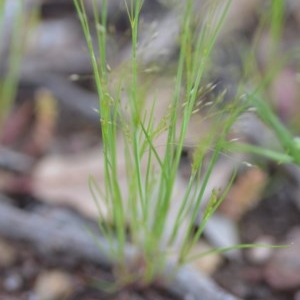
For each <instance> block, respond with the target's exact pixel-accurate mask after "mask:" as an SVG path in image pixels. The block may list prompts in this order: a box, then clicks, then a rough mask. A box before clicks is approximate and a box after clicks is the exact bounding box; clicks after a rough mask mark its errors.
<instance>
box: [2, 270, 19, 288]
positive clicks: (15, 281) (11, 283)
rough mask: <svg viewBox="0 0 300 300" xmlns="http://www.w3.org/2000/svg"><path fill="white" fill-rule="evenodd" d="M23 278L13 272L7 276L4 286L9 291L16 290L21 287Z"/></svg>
mask: <svg viewBox="0 0 300 300" xmlns="http://www.w3.org/2000/svg"><path fill="white" fill-rule="evenodd" d="M22 285H23V278H22V277H21V276H20V275H19V274H17V273H11V274H9V275H8V276H7V277H5V279H4V281H3V287H4V289H5V290H6V291H7V292H15V291H18V290H20V289H21V287H22Z"/></svg>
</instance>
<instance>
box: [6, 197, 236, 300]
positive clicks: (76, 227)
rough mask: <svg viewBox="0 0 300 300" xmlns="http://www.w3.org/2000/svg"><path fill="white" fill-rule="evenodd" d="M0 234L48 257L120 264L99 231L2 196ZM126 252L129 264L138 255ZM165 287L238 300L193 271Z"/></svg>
mask: <svg viewBox="0 0 300 300" xmlns="http://www.w3.org/2000/svg"><path fill="white" fill-rule="evenodd" d="M78 220H79V217H78ZM0 234H1V235H2V236H6V237H9V238H13V239H18V240H23V241H27V242H29V243H31V244H32V245H33V246H35V247H36V249H37V250H38V251H39V252H40V253H42V254H44V255H47V256H48V257H49V256H57V255H59V256H60V257H63V256H66V257H69V256H74V257H75V258H78V259H80V260H85V261H90V262H94V263H98V264H101V265H103V266H105V267H112V266H114V265H116V264H117V263H118V262H117V261H115V260H113V259H112V257H111V255H110V253H111V248H110V245H109V244H108V242H107V241H106V240H105V239H104V238H103V237H102V236H100V235H99V234H98V233H96V232H95V231H93V234H92V235H89V234H88V231H87V230H86V223H85V221H83V220H82V221H80V222H66V221H65V222H63V221H62V220H61V219H59V218H53V216H52V215H51V214H50V215H49V214H48V216H47V215H45V214H44V215H41V214H37V213H34V212H31V213H29V212H25V211H22V210H20V209H18V208H16V207H14V206H13V205H11V204H10V201H9V199H8V198H7V197H5V196H4V195H2V194H0ZM125 251H126V258H127V260H128V261H129V262H130V261H132V260H133V259H134V258H135V257H136V255H137V250H136V249H135V248H134V247H133V246H130V245H127V246H126V249H125ZM174 270H175V266H174V265H173V264H172V263H170V264H169V265H168V267H167V268H166V269H165V270H164V272H163V275H164V276H165V277H166V278H169V277H170V276H171V274H173V273H174ZM171 278H172V277H171ZM162 285H163V287H164V288H166V289H167V290H169V291H170V292H173V293H176V294H177V295H179V296H181V297H182V298H184V299H193V300H204V299H205V300H237V298H235V297H234V296H231V295H229V294H228V293H226V292H224V291H222V290H221V289H220V288H219V287H217V286H216V285H215V284H214V283H213V282H212V281H211V280H209V279H208V278H206V277H204V275H201V274H200V273H199V272H196V271H194V270H192V269H191V268H189V267H182V268H180V269H178V270H177V272H176V273H175V276H174V277H173V279H172V280H171V281H168V280H166V281H165V282H163V283H162Z"/></svg>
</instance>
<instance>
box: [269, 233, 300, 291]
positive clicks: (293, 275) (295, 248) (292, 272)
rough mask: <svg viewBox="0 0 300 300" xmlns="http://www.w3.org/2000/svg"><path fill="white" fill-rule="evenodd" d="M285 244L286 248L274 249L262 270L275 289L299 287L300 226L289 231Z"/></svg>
mask: <svg viewBox="0 0 300 300" xmlns="http://www.w3.org/2000/svg"><path fill="white" fill-rule="evenodd" d="M286 244H287V245H289V246H288V247H287V248H282V249H276V250H274V252H273V255H272V257H271V258H270V261H269V262H268V264H267V266H266V268H265V271H264V276H265V279H266V281H267V282H268V283H269V285H270V286H272V287H273V288H275V289H277V290H289V289H297V288H299V287H300V255H299V249H300V228H295V229H293V230H292V231H291V232H290V234H289V235H288V241H287V243H286Z"/></svg>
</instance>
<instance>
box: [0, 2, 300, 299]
mask: <svg viewBox="0 0 300 300" xmlns="http://www.w3.org/2000/svg"><path fill="white" fill-rule="evenodd" d="M206 2H207V1H204V0H203V1H202V0H195V4H194V5H195V9H194V16H193V18H194V19H195V31H196V32H197V30H200V29H199V28H201V26H203V24H205V23H204V22H205V15H206V9H207V3H206ZM273 2H274V3H275V2H276V3H277V2H278V3H280V4H278V5H277V8H279V7H281V10H280V9H277V10H276V8H275V6H274V3H273ZM84 3H85V7H86V13H87V16H88V18H89V20H90V22H91V35H92V37H95V38H94V39H93V40H94V41H95V51H96V52H97V44H96V34H97V29H96V28H94V26H93V24H94V23H93V22H94V18H95V14H98V13H101V11H102V9H103V3H102V1H100V0H99V1H95V3H93V1H89V0H86V1H84ZM107 9H108V11H107V12H108V26H107V33H108V38H107V68H108V69H109V70H110V71H111V73H112V75H111V78H113V77H114V76H118V75H115V74H118V68H119V67H120V66H122V65H123V64H125V63H126V62H127V61H128V60H129V58H130V55H131V36H130V24H129V20H128V15H127V11H126V6H125V4H124V1H122V0H108V8H107ZM181 17H182V10H181V8H180V5H179V8H178V5H177V4H176V1H159V0H145V1H144V4H143V7H142V10H141V18H140V25H139V47H138V62H139V66H140V67H141V69H142V70H146V71H148V72H149V70H150V71H153V70H154V72H155V73H154V74H157V75H155V76H157V77H158V78H159V77H160V76H162V75H164V76H165V74H168V76H173V75H174V74H175V72H174V70H176V63H177V59H178V53H179V35H180V20H181ZM299 46H300V1H298V0H287V1H279V0H278V1H275V0H274V1H267V0H265V1H259V0H251V1H249V0H233V1H232V3H231V6H230V9H229V12H228V16H227V18H226V20H225V22H224V25H223V27H222V30H221V33H220V36H219V38H218V40H217V43H216V46H215V49H214V51H213V54H212V61H211V64H210V67H209V69H208V70H207V72H206V74H205V76H204V79H203V83H202V85H203V87H207V85H208V84H210V85H213V86H214V87H215V88H214V89H213V90H209V89H208V92H207V93H205V94H204V96H203V98H204V100H205V101H213V100H214V99H216V98H217V97H218V95H221V94H223V95H224V99H225V101H226V102H230V101H233V100H236V98H237V97H240V96H241V95H242V94H244V93H247V92H248V91H250V90H252V89H253V88H255V87H257V86H259V85H260V84H261V85H262V87H261V90H262V94H263V95H264V99H265V101H267V103H268V105H270V107H271V108H272V110H273V111H274V112H275V113H276V115H277V116H278V118H279V119H280V121H281V122H282V124H284V125H285V126H286V127H287V128H288V129H289V130H290V131H291V133H292V134H293V135H294V136H295V137H296V136H297V135H298V134H299V132H300V119H299V116H300V72H299V71H300V48H299ZM112 81H113V79H112ZM98 107H99V100H98V97H97V93H96V88H95V84H94V81H93V75H92V67H91V63H90V58H89V53H88V49H87V47H86V42H85V38H84V35H83V32H82V29H81V25H80V22H79V19H78V16H77V12H76V10H75V6H74V3H73V1H71V0H24V1H21V0H4V1H3V0H2V1H1V3H0V299H3V300H20V299H30V300H55V299H57V300H58V299H68V300H71V299H72V300H75V299H78V300H79V299H83V300H93V299H119V300H121V299H124V300H125V299H157V300H160V299H162V300H166V299H177V298H175V296H174V295H170V294H169V293H168V292H167V291H161V290H159V289H157V288H155V287H150V288H148V289H144V290H139V289H135V288H133V289H124V290H118V291H117V292H115V293H113V294H108V293H106V292H104V291H103V290H102V291H101V290H99V289H97V288H95V287H94V284H93V283H94V282H95V280H97V279H99V278H100V279H102V280H108V281H110V280H112V279H113V275H112V273H111V272H110V271H109V270H108V269H107V266H106V265H105V263H103V259H101V257H99V253H97V251H96V250H93V251H94V252H89V249H90V248H89V247H94V246H92V245H93V244H90V243H89V242H87V241H86V238H85V234H86V231H85V230H84V227H85V226H87V225H88V226H89V227H90V228H93V229H95V231H96V228H97V225H96V223H97V222H96V221H97V212H96V210H95V208H94V206H93V204H91V195H90V191H89V188H88V184H87V180H88V176H89V174H91V173H92V174H96V176H95V177H96V178H98V177H100V175H99V174H98V173H99V170H98V169H99V168H98V164H97V163H98V159H99V157H98V155H99V150H98V148H99V145H100V144H101V130H100V122H99V115H98ZM245 120H246V121H245V122H244V123H241V124H240V123H238V124H236V128H237V131H238V132H240V133H241V134H242V137H243V138H245V139H246V140H248V141H249V142H251V143H253V144H256V145H259V146H262V147H267V148H268V147H270V148H275V149H277V148H276V147H277V146H278V141H277V140H276V137H275V136H274V134H272V130H271V129H270V128H268V127H267V126H266V125H265V124H263V122H260V121H258V120H257V119H256V118H246V119H245ZM243 126H245V127H246V129H243V128H242V127H243ZM197 131H198V128H194V129H191V132H190V135H193V134H195V135H197ZM189 151H190V150H187V152H186V153H183V154H182V170H181V171H182V173H183V175H184V174H188V173H189V167H190V160H189V159H190V154H189ZM244 160H245V162H249V165H251V166H254V167H248V166H247V165H246V164H244V165H243V167H240V170H239V172H238V176H237V179H236V180H235V182H234V184H233V186H232V188H231V189H230V191H229V194H228V195H227V197H226V199H225V201H224V203H222V205H221V207H220V208H219V210H218V212H217V214H216V216H214V218H213V219H212V221H211V224H210V225H209V226H208V229H207V230H206V232H205V236H204V237H203V238H202V240H201V241H200V242H199V245H198V247H199V248H197V249H195V251H207V250H209V249H212V247H225V246H230V245H234V244H238V243H258V244H267V245H274V244H288V245H292V246H290V247H288V248H286V249H280V250H274V249H269V248H255V249H251V250H249V249H248V250H237V251H234V252H231V254H218V253H217V254H211V255H210V256H207V257H205V259H202V260H198V261H195V263H194V267H196V268H197V269H199V270H201V272H204V273H205V274H206V275H208V276H209V277H211V278H212V280H214V281H215V282H216V283H217V284H218V285H219V286H221V287H223V288H224V289H225V290H227V291H229V292H230V293H231V294H233V295H235V296H237V297H240V298H241V299H249V300H250V299H255V300H260V299H261V300H266V299H273V300H291V299H293V300H299V299H300V256H299V251H300V171H299V168H298V167H297V166H295V165H293V164H285V165H280V164H279V165H278V164H277V163H275V162H272V161H270V160H267V159H264V158H261V157H256V156H253V155H250V154H249V155H247V156H245V157H244ZM228 161H229V163H228ZM234 167H235V165H234V164H232V163H230V157H229V158H228V159H227V160H226V162H224V163H221V164H220V165H219V166H218V168H219V169H218V172H217V173H218V174H221V173H222V174H231V172H232V171H233V169H234ZM218 180H220V179H218V178H217V176H216V179H215V182H216V186H218V185H219V184H225V185H226V184H228V182H229V180H230V176H229V177H228V176H224V177H222V178H221V180H222V182H221V183H220V182H219V181H218ZM58 232H60V234H61V235H59V234H58ZM57 234H58V235H57ZM76 238H77V239H76ZM104 297H105V298H104ZM178 299H179V298H178Z"/></svg>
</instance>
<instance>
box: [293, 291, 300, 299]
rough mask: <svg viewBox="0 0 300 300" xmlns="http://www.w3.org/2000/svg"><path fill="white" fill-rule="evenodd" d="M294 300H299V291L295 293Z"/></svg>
mask: <svg viewBox="0 0 300 300" xmlns="http://www.w3.org/2000/svg"><path fill="white" fill-rule="evenodd" d="M294 300H300V291H298V292H296V293H295V296H294Z"/></svg>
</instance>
